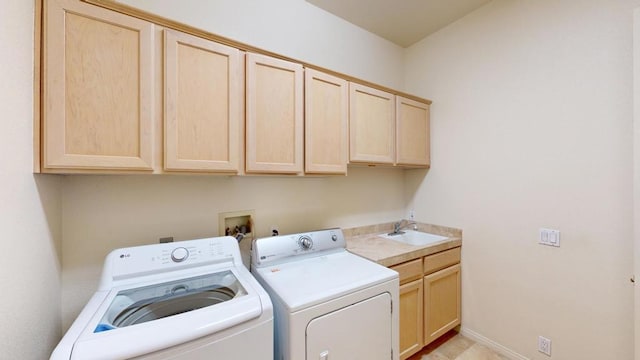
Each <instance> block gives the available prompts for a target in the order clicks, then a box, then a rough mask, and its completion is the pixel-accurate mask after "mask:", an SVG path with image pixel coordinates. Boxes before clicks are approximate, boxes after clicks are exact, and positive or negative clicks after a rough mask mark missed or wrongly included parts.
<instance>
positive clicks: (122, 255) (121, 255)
mask: <svg viewBox="0 0 640 360" xmlns="http://www.w3.org/2000/svg"><path fill="white" fill-rule="evenodd" d="M128 257H131V254H120V259H124V258H128Z"/></svg>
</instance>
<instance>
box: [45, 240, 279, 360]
mask: <svg viewBox="0 0 640 360" xmlns="http://www.w3.org/2000/svg"><path fill="white" fill-rule="evenodd" d="M272 353H273V307H272V304H271V301H270V299H269V296H268V294H267V293H266V292H265V291H264V289H263V288H262V287H261V286H260V284H258V282H257V281H256V280H255V279H254V278H253V276H252V275H251V273H250V272H249V271H248V270H247V268H245V267H244V266H243V265H242V259H241V257H240V250H239V247H238V242H237V240H236V239H235V238H233V237H230V236H228V237H218V238H208V239H198V240H189V241H180V242H175V243H165V244H155V245H146V246H138V247H130V248H123V249H117V250H114V251H113V252H111V253H110V254H109V255H108V256H107V258H106V261H105V264H104V268H103V272H102V278H101V281H100V286H99V289H98V291H97V292H96V293H95V294H94V295H93V297H92V298H91V299H90V300H89V303H88V304H87V305H86V306H85V307H84V309H83V310H82V312H81V313H80V315H79V316H78V318H77V319H76V320H75V322H74V323H73V324H72V326H71V328H69V330H68V331H67V333H66V334H65V336H64V337H63V338H62V340H61V342H60V343H59V344H58V346H57V347H56V349H55V350H54V352H53V353H52V355H51V359H52V360H60V359H65V360H68V359H130V358H135V359H237V360H245V359H252V360H255V359H260V360H271V359H273V356H272Z"/></svg>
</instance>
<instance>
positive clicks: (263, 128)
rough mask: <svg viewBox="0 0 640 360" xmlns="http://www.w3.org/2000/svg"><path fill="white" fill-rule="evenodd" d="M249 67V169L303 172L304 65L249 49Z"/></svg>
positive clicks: (247, 109)
mask: <svg viewBox="0 0 640 360" xmlns="http://www.w3.org/2000/svg"><path fill="white" fill-rule="evenodd" d="M246 69H247V71H246V94H247V95H246V96H247V100H246V142H247V143H246V172H247V173H281V174H297V173H301V172H302V171H303V158H302V154H303V116H304V112H303V106H304V102H303V96H304V92H303V90H304V89H303V82H304V77H303V68H302V65H300V64H296V63H292V62H288V61H284V60H279V59H274V58H271V57H268V56H263V55H258V54H252V53H249V54H247V58H246Z"/></svg>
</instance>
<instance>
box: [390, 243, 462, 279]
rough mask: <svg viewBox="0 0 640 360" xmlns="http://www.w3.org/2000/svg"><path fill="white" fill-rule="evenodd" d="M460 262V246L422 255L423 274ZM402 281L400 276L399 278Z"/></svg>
mask: <svg viewBox="0 0 640 360" xmlns="http://www.w3.org/2000/svg"><path fill="white" fill-rule="evenodd" d="M459 262H460V248H459V247H457V248H454V249H451V250H446V251H443V252H439V253H437V254H433V255H429V256H425V257H424V274H425V275H428V274H431V273H432V272H434V271H438V270H440V269H444V268H446V267H447V266H451V265H453V264H457V263H459ZM400 279H401V281H402V278H400Z"/></svg>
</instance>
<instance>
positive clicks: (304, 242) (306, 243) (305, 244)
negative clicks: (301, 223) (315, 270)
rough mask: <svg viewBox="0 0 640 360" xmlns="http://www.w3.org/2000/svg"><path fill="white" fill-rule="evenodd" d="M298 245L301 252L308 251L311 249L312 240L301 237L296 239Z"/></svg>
mask: <svg viewBox="0 0 640 360" xmlns="http://www.w3.org/2000/svg"><path fill="white" fill-rule="evenodd" d="M298 245H300V247H301V248H302V250H309V249H311V248H312V247H313V240H311V238H310V237H308V236H306V235H303V236H301V237H300V239H298Z"/></svg>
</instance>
